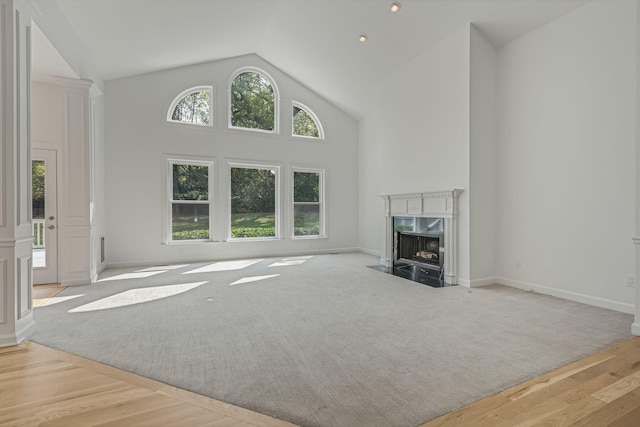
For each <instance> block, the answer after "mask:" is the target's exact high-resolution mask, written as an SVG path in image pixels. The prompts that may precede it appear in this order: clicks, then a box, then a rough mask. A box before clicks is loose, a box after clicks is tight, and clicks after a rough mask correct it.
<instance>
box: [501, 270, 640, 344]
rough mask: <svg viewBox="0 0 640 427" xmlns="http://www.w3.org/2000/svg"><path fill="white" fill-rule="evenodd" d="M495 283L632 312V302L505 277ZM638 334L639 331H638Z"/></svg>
mask: <svg viewBox="0 0 640 427" xmlns="http://www.w3.org/2000/svg"><path fill="white" fill-rule="evenodd" d="M496 283H498V284H500V285H505V286H510V287H512V288H517V289H522V290H523V291H534V292H537V293H539V294H543V295H550V296H553V297H558V298H562V299H566V300H569V301H575V302H579V303H582V304H588V305H593V306H595V307H601V308H606V309H609V310H614V311H619V312H621V313H627V314H634V311H635V307H634V305H633V304H627V303H623V302H618V301H613V300H610V299H606V298H600V297H594V296H591V295H586V294H581V293H578V292H571V291H565V290H562V289H557V288H551V287H548V286H542V285H536V284H534V283H527V282H521V281H519V280H511V279H507V278H505V277H497V278H496ZM638 332H639V334H638V335H640V331H638Z"/></svg>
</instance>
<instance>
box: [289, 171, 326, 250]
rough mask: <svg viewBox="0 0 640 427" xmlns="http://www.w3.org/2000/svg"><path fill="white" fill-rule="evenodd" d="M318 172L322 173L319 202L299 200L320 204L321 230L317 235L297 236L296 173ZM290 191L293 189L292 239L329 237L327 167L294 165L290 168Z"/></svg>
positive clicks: (291, 207)
mask: <svg viewBox="0 0 640 427" xmlns="http://www.w3.org/2000/svg"><path fill="white" fill-rule="evenodd" d="M296 172H298V173H300V172H302V173H317V174H319V175H320V184H319V187H320V188H319V191H318V192H319V194H318V199H319V200H320V201H319V202H318V203H315V202H297V203H299V204H306V205H309V204H314V205H315V204H317V205H319V210H318V212H319V215H320V221H319V222H320V232H319V234H317V235H312V236H296V235H295V232H296V227H295V206H296V201H295V197H296V196H295V184H296V183H295V173H296ZM289 176H290V180H291V183H290V184H291V185H290V191H291V193H290V194H291V206H290V218H291V239H292V240H306V239H326V238H327V222H326V169H324V168H316V167H302V166H292V167H291V170H290V174H289Z"/></svg>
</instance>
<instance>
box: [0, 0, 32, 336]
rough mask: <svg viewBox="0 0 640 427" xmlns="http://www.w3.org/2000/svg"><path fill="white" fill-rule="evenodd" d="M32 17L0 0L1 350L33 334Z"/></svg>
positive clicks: (18, 6) (16, 3)
mask: <svg viewBox="0 0 640 427" xmlns="http://www.w3.org/2000/svg"><path fill="white" fill-rule="evenodd" d="M30 24H31V16H30V15H29V13H28V12H27V11H26V10H24V5H23V4H22V3H21V2H19V1H14V0H0V139H1V147H0V347H4V346H10V345H15V344H18V343H20V342H21V341H22V340H24V339H25V338H26V337H27V336H28V335H29V334H30V333H31V332H32V331H33V328H34V326H35V324H34V322H33V311H32V303H31V287H32V283H33V282H32V276H31V265H32V259H31V247H32V244H33V237H32V229H31V206H30V205H31V135H30V124H29V116H30V98H31V97H30V87H31V27H30Z"/></svg>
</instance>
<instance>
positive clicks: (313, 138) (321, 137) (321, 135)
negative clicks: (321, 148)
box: [291, 101, 325, 141]
mask: <svg viewBox="0 0 640 427" xmlns="http://www.w3.org/2000/svg"><path fill="white" fill-rule="evenodd" d="M294 107H297V108H299V109H301V110H302V111H304V112H305V113H307V114H308V115H309V116H311V118H312V119H313V121H314V122H315V124H316V127H317V128H318V136H307V135H296V134H295V133H293V131H294V128H293V109H294ZM291 136H292V137H294V138H305V139H308V140H311V141H324V140H325V137H324V128H323V127H322V123H321V122H320V119H319V118H318V115H317V114H316V113H315V112H314V111H313V110H312V109H311V108H309V107H307V106H306V105H304V104H303V103H302V102H298V101H291Z"/></svg>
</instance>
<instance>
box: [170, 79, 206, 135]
mask: <svg viewBox="0 0 640 427" xmlns="http://www.w3.org/2000/svg"><path fill="white" fill-rule="evenodd" d="M211 92H212V88H211V86H200V87H194V88H191V89H187V90H185V91H184V92H182V93H181V94H180V95H178V96H177V97H176V98H175V99H174V100H173V102H172V103H171V106H170V107H169V111H168V113H167V121H169V122H178V123H186V124H193V125H204V126H211V124H212V120H211V117H212V116H211V112H212V102H211V101H212V98H213V97H212V94H211Z"/></svg>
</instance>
